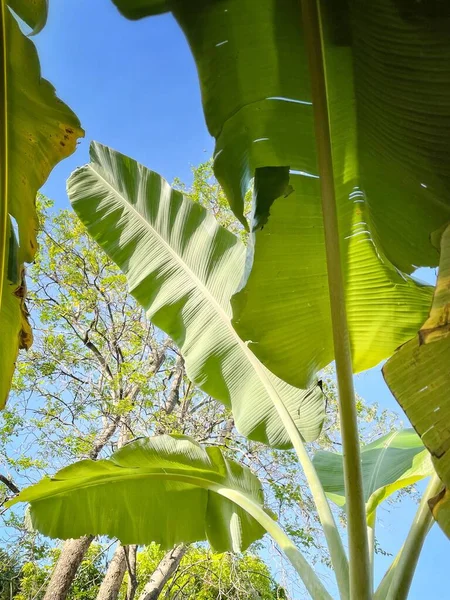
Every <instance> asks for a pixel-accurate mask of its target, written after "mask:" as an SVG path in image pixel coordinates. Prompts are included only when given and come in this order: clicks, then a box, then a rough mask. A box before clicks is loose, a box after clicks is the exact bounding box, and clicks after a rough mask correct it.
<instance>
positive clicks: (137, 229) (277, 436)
mask: <svg viewBox="0 0 450 600" xmlns="http://www.w3.org/2000/svg"><path fill="white" fill-rule="evenodd" d="M68 194H69V197H70V200H71V202H72V205H73V207H74V209H75V211H76V212H77V214H78V215H79V217H80V218H81V220H82V221H83V222H84V223H85V225H86V226H87V228H88V231H89V233H90V234H91V235H92V236H93V238H94V239H95V240H96V241H97V242H98V243H99V244H100V246H101V247H102V248H103V249H104V250H105V252H106V253H107V254H108V255H109V256H110V257H111V259H112V260H114V262H116V264H117V265H118V266H119V267H120V268H121V269H122V271H123V272H124V273H125V275H126V276H127V279H128V285H129V289H130V292H131V293H132V294H133V295H134V296H135V298H136V299H137V300H138V301H139V302H140V304H142V306H143V307H144V308H145V310H146V311H147V314H148V316H149V318H150V319H151V320H152V322H153V323H154V324H155V325H156V326H158V327H160V328H161V329H163V330H164V331H165V332H166V333H167V334H168V335H170V336H171V337H172V339H174V340H175V342H176V343H177V344H178V345H179V347H180V350H181V352H182V353H183V356H184V358H185V360H186V367H187V373H188V376H189V377H190V379H191V380H192V381H193V382H194V383H196V384H197V385H199V387H201V388H202V389H203V390H204V391H206V392H207V393H208V394H210V395H211V396H213V397H214V398H216V399H217V400H220V401H221V402H223V403H225V404H228V405H229V404H230V403H231V406H232V408H233V414H234V418H235V422H236V425H237V427H238V429H239V431H240V432H241V433H242V434H243V435H245V436H248V437H250V438H252V439H255V440H259V441H263V442H267V443H269V444H271V445H273V446H277V447H283V446H287V445H289V437H288V436H287V433H286V430H285V428H284V426H283V424H282V422H281V420H280V418H279V414H280V413H286V414H287V415H288V418H290V419H292V420H293V421H294V422H295V424H296V426H297V427H298V429H299V430H300V432H301V434H302V435H303V437H304V438H305V440H313V439H315V438H316V437H317V436H318V434H319V432H320V429H321V426H322V422H323V418H324V410H325V406H324V398H323V395H322V392H321V390H320V388H319V387H318V386H317V385H314V386H313V387H312V388H311V389H309V390H307V391H304V390H300V389H297V388H294V387H291V386H290V385H288V384H286V383H285V382H284V381H281V380H280V379H278V378H277V377H275V376H274V375H272V373H270V372H269V371H268V370H267V369H266V368H265V367H264V366H263V365H262V364H261V363H260V362H259V361H258V360H257V358H256V357H255V356H254V354H253V353H252V352H251V351H250V350H249V348H248V346H247V345H246V344H245V343H244V342H243V341H242V340H241V339H240V338H239V336H238V335H237V334H236V332H235V330H234V329H233V327H232V325H231V321H230V317H231V308H230V297H231V295H232V294H233V292H234V291H235V290H236V288H237V286H238V284H239V281H240V279H241V277H242V272H243V269H244V261H245V248H244V246H243V244H242V243H241V242H240V240H239V239H238V238H237V237H236V236H235V235H233V234H231V233H230V232H228V231H227V230H226V229H224V228H222V227H220V226H219V225H218V224H217V222H216V220H215V219H214V217H213V216H212V215H210V214H208V212H207V211H206V210H205V209H204V208H203V207H201V206H199V205H198V204H195V203H194V202H192V201H190V200H188V199H187V198H184V197H183V196H182V194H181V193H180V192H177V191H175V190H173V189H171V188H170V186H169V185H168V184H167V182H166V181H164V180H163V179H162V178H161V177H160V176H159V175H157V174H156V173H154V172H152V171H149V170H148V169H146V168H145V167H143V166H142V165H140V164H138V163H137V162H135V161H134V160H132V159H131V158H128V157H126V156H124V155H122V154H119V153H118V152H115V151H114V150H111V149H110V148H107V147H105V146H101V145H100V144H97V143H94V144H92V146H91V163H90V164H89V165H87V166H85V167H82V168H81V169H78V170H77V171H75V173H74V174H73V175H72V176H71V177H70V179H69V181H68Z"/></svg>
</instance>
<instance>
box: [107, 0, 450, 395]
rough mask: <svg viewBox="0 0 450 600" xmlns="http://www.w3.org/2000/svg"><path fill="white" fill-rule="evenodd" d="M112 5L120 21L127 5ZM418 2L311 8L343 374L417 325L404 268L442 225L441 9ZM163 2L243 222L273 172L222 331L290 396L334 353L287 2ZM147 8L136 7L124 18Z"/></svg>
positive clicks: (296, 36)
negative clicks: (346, 353)
mask: <svg viewBox="0 0 450 600" xmlns="http://www.w3.org/2000/svg"><path fill="white" fill-rule="evenodd" d="M115 4H116V5H117V6H118V7H119V9H121V10H122V11H123V12H124V14H126V15H128V16H130V11H131V10H133V8H132V7H133V6H134V7H135V3H131V7H130V4H129V3H128V2H125V0H115ZM431 4H432V6H431V7H430V6H427V8H425V7H423V6H422V3H417V4H414V5H413V6H409V4H407V3H404V2H402V1H401V0H376V1H374V2H371V3H369V4H368V3H366V2H361V0H349V2H343V1H338V2H331V3H330V2H322V9H323V15H322V18H323V36H324V47H325V59H326V74H327V78H328V80H327V87H328V91H329V97H328V105H329V112H330V121H331V123H330V126H331V132H332V148H331V150H332V154H333V160H334V176H335V191H336V196H337V201H338V213H339V225H340V232H341V243H342V254H343V257H344V267H345V269H344V270H345V285H346V300H347V307H348V317H349V326H350V335H351V343H352V351H353V356H354V366H355V371H359V370H362V369H367V368H369V367H371V366H374V365H376V364H377V363H379V362H380V361H381V360H382V359H384V358H386V357H388V356H389V355H390V354H392V352H393V351H394V350H395V348H396V347H398V346H399V345H400V344H402V343H404V342H405V341H406V340H408V339H410V338H411V337H412V335H414V333H415V331H417V329H418V327H419V326H420V323H421V322H423V320H424V318H425V315H426V313H427V311H428V308H429V305H430V303H431V291H430V290H429V289H428V288H426V287H424V286H421V285H419V284H417V283H416V282H414V281H413V280H411V279H410V278H409V277H408V276H407V273H410V272H412V271H413V270H414V268H415V267H416V266H423V265H435V264H437V261H438V253H437V252H436V249H435V248H434V247H433V246H432V244H431V243H430V239H429V238H430V234H431V233H432V232H433V231H434V230H436V229H439V228H440V227H441V226H442V224H443V223H444V222H446V221H447V220H448V219H449V218H450V202H449V189H450V187H449V183H450V181H449V179H450V169H449V167H448V156H449V150H450V148H449V144H450V135H449V134H450V38H449V36H448V34H447V32H448V27H449V26H450V11H449V9H448V7H447V6H444V5H443V4H442V3H436V2H432V3H431ZM169 5H170V8H171V10H172V12H173V14H174V16H175V17H176V19H177V20H178V22H179V24H180V26H181V27H182V28H183V30H184V32H185V34H186V37H187V38H188V41H189V44H190V46H191V49H192V52H193V55H194V58H195V60H196V63H197V68H198V72H199V79H200V85H201V91H202V99H203V106H204V112H205V118H206V122H207V125H208V129H209V131H210V133H211V134H212V135H213V136H214V137H215V138H216V151H215V172H216V175H217V177H218V179H219V181H220V182H221V183H222V185H223V187H224V189H225V191H226V193H227V196H228V198H229V201H230V204H231V206H232V208H233V210H234V211H235V213H236V214H237V215H238V216H239V217H240V218H241V219H242V220H244V219H243V214H242V213H243V200H244V195H245V192H246V190H247V188H248V185H249V183H250V181H251V179H252V178H253V177H255V178H256V180H257V181H258V179H260V177H259V175H260V170H263V175H264V170H266V169H267V168H271V169H278V170H279V173H278V176H279V182H280V185H278V186H275V188H278V189H277V191H278V194H272V195H271V190H270V189H269V190H268V189H267V182H266V183H265V184H264V183H263V184H262V185H260V186H257V188H258V187H259V193H256V195H255V207H254V214H255V217H256V218H255V219H254V220H253V223H252V229H256V231H255V236H254V248H251V251H250V256H249V261H248V266H249V267H252V268H251V269H250V268H249V269H248V272H247V275H248V276H249V277H248V281H247V285H245V287H244V288H243V290H242V291H241V293H240V294H239V295H238V296H237V298H236V300H235V303H234V321H233V322H234V325H235V327H236V329H237V331H238V333H239V334H240V335H241V337H242V338H243V339H244V340H248V341H249V346H250V348H251V349H252V350H253V351H254V352H255V354H256V355H257V356H258V358H259V359H260V360H261V361H262V362H263V363H264V364H265V365H266V366H267V367H268V368H270V369H271V370H272V371H273V372H275V373H276V374H277V375H278V376H280V377H281V378H283V379H284V380H286V381H289V382H290V383H291V384H293V385H297V386H300V387H305V386H306V385H307V383H308V381H309V380H310V379H311V377H312V375H313V374H314V373H315V372H316V371H317V369H320V368H321V367H323V366H325V365H326V364H327V363H329V362H330V361H332V360H333V347H332V340H331V333H330V331H331V328H330V322H329V300H328V284H327V277H326V264H325V251H324V237H323V225H322V213H321V205H320V189H319V180H318V175H319V174H318V168H317V161H316V151H315V137H314V131H313V113H312V105H311V92H310V74H309V72H308V66H307V62H308V61H307V57H306V52H305V46H304V40H303V33H302V15H301V11H300V3H299V2H297V1H296V0H281V1H280V0H258V1H256V0H239V1H238V0H209V1H208V2H205V1H202V2H199V3H195V8H194V5H193V4H192V3H191V2H186V1H184V0H173V1H172V2H170V3H167V5H166V6H165V8H164V6H163V5H161V4H158V10H159V11H161V10H162V8H164V9H165V10H167V8H168V6H169ZM433 11H434V12H433ZM154 12H155V3H154V2H147V3H145V2H143V1H142V2H139V11H138V12H135V13H134V16H135V17H137V16H139V15H142V16H143V15H145V14H154ZM318 43H320V40H318ZM431 64H432V65H433V68H432V69H431V68H430V65H431ZM286 170H287V171H288V172H289V174H290V178H289V181H288V182H287V183H286V185H285V186H283V185H281V182H283V181H284V179H285V174H286ZM262 179H264V176H263V177H262ZM280 191H281V192H282V193H279V192H280ZM267 221H268V222H267Z"/></svg>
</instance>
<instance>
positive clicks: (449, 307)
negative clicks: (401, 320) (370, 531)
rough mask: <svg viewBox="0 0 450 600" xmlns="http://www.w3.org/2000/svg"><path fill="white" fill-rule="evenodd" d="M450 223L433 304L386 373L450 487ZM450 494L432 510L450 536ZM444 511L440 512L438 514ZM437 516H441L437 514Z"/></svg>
mask: <svg viewBox="0 0 450 600" xmlns="http://www.w3.org/2000/svg"><path fill="white" fill-rule="evenodd" d="M449 282H450V227H447V229H446V230H445V232H444V234H443V235H442V239H441V261H440V269H439V276H438V281H437V286H436V292H435V296H434V300H433V306H432V309H431V312H430V316H429V318H428V320H427V321H426V322H425V324H424V325H423V327H422V329H421V330H420V332H419V334H418V335H417V336H416V337H415V338H414V339H413V340H411V341H410V342H408V343H407V344H405V345H403V346H402V347H401V348H400V349H399V350H398V351H397V352H396V353H395V354H394V356H393V357H392V358H391V359H390V360H389V361H388V362H387V363H386V365H385V366H384V368H383V374H384V377H385V379H386V382H387V384H388V386H389V387H390V389H391V391H392V393H393V394H394V396H395V397H396V399H397V401H398V402H399V404H400V405H401V407H402V408H403V410H404V411H405V413H406V414H407V416H408V418H409V420H410V421H411V423H412V425H413V426H414V428H415V430H416V431H417V433H418V434H419V435H420V437H421V438H422V442H423V443H424V445H425V446H426V447H427V448H428V450H429V451H430V453H431V456H432V458H433V464H434V467H435V469H436V472H437V474H438V475H439V477H440V478H441V480H442V481H443V482H444V484H445V485H446V486H447V487H448V488H450V452H449V448H450V430H449V426H448V424H449V421H450V369H449V365H450V286H449ZM449 505H450V503H449V501H448V494H447V495H446V496H445V497H444V498H443V499H442V500H441V502H437V503H436V504H435V506H434V508H433V514H434V515H435V517H436V518H437V520H438V521H439V523H440V524H441V525H442V526H443V528H444V530H445V531H446V533H447V535H449V536H450V512H449V511H450V509H449ZM439 513H440V515H439ZM438 515H439V516H438Z"/></svg>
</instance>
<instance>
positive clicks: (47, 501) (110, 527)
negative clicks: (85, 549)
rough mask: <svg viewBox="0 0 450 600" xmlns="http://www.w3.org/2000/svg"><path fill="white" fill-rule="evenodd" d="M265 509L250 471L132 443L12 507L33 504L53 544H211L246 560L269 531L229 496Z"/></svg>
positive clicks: (199, 452) (164, 439) (197, 453)
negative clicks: (97, 538)
mask: <svg viewBox="0 0 450 600" xmlns="http://www.w3.org/2000/svg"><path fill="white" fill-rule="evenodd" d="M228 491H231V492H232V494H233V493H236V494H237V495H241V496H244V497H245V498H246V499H247V500H248V501H249V502H251V503H252V504H253V505H255V506H256V507H257V508H258V509H262V508H263V507H264V497H263V491H262V487H261V484H260V482H259V480H258V479H257V477H256V476H255V475H253V473H252V472H251V471H250V470H249V469H248V468H247V467H242V466H240V465H238V464H237V463H235V462H234V461H231V460H228V459H226V458H224V457H223V455H222V452H221V450H220V449H219V448H217V447H214V448H203V447H202V446H200V444H198V443H197V442H195V441H194V440H193V439H191V438H188V437H185V436H175V435H171V436H169V435H161V436H156V437H152V438H148V439H139V440H137V441H135V442H131V443H129V444H127V445H126V446H124V447H123V448H121V449H120V450H118V451H117V452H115V453H114V454H113V455H112V456H111V458H109V459H107V460H98V461H93V460H82V461H80V462H77V463H75V464H73V465H70V466H69V467H65V468H64V469H62V470H61V471H58V473H56V475H55V476H54V477H51V478H48V477H46V478H45V479H43V480H41V481H40V482H39V483H37V484H36V485H33V486H31V487H28V488H26V489H25V490H23V491H22V492H21V493H20V494H19V495H18V496H16V497H15V498H14V499H13V500H11V501H10V502H9V503H8V506H12V505H14V504H16V503H17V502H29V503H30V517H31V523H32V525H33V527H34V528H35V529H37V530H38V531H40V532H41V533H43V534H44V535H48V536H50V537H53V538H56V537H57V538H62V539H68V538H78V537H80V536H82V535H85V534H92V535H108V536H110V537H117V538H118V539H119V540H120V541H121V542H122V543H123V544H149V543H150V542H156V543H157V544H161V546H162V547H163V548H165V549H168V548H172V547H173V546H174V545H175V544H178V543H180V542H184V543H190V542H199V541H203V540H208V541H209V542H210V544H211V545H212V546H213V548H214V549H215V550H217V551H218V552H225V551H234V552H241V551H243V550H245V549H246V548H248V546H249V545H250V544H251V543H252V542H254V541H255V540H257V539H259V538H261V537H262V536H263V535H264V533H265V531H264V530H263V528H262V527H261V526H260V525H259V524H258V523H257V521H255V520H254V519H253V517H251V516H250V515H249V514H248V513H247V512H245V511H244V510H243V509H242V508H240V507H239V506H238V505H236V504H235V503H234V502H232V501H231V500H229V499H228V498H227V492H228Z"/></svg>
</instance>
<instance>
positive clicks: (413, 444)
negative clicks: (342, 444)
mask: <svg viewBox="0 0 450 600" xmlns="http://www.w3.org/2000/svg"><path fill="white" fill-rule="evenodd" d="M313 462H314V466H315V468H316V470H317V473H318V475H319V478H320V480H321V482H322V485H323V487H324V490H325V492H326V494H327V496H328V498H330V500H332V501H333V502H335V503H336V504H337V505H338V506H344V505H345V485H344V468H343V460H342V454H338V453H335V452H325V451H319V452H317V453H316V454H315V456H314V460H313ZM361 462H362V475H363V487H364V500H365V502H366V513H367V520H368V522H369V523H370V522H372V520H373V518H374V512H375V510H376V508H377V507H378V505H379V504H381V503H382V502H383V501H384V500H385V499H386V498H387V497H388V496H390V495H391V494H393V493H394V492H396V491H397V490H399V489H401V488H404V487H407V486H408V485H412V484H413V483H415V482H416V481H420V480H421V479H423V478H424V477H428V476H429V475H431V474H432V473H433V467H432V465H431V461H430V456H429V453H428V452H427V450H426V449H425V448H424V446H423V444H422V443H421V441H420V438H419V436H418V435H417V434H416V433H415V432H414V430H413V429H405V430H403V431H394V432H393V433H389V434H388V435H385V436H383V437H381V438H379V439H378V440H376V441H375V442H372V443H371V444H367V445H366V446H363V447H362V449H361Z"/></svg>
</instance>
